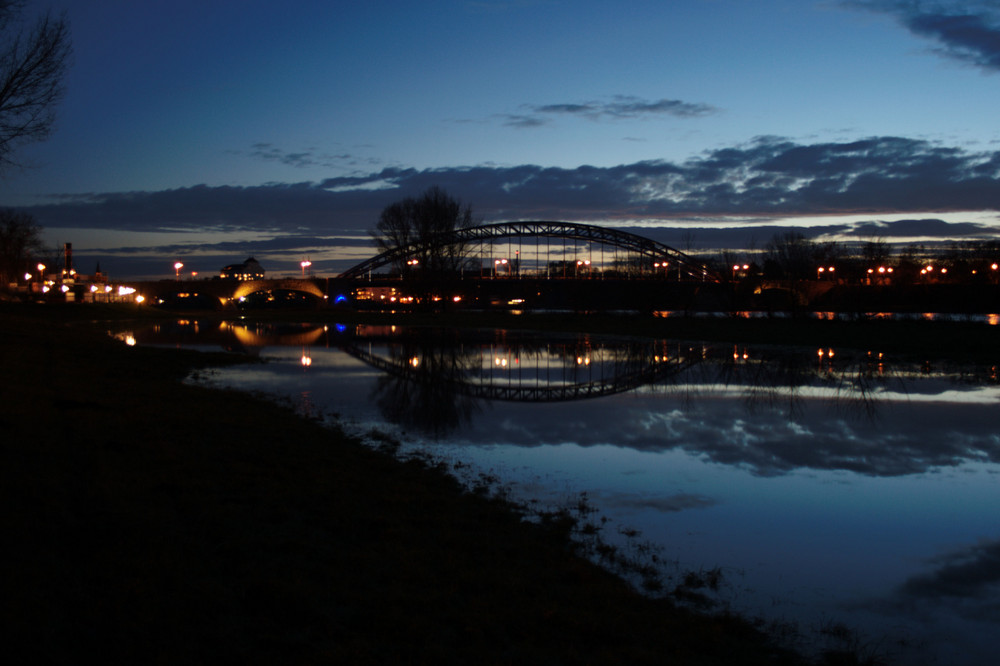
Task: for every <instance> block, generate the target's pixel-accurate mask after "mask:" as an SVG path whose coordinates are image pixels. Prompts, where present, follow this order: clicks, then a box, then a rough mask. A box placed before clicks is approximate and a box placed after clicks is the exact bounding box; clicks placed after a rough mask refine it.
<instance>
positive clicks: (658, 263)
mask: <svg viewBox="0 0 1000 666" xmlns="http://www.w3.org/2000/svg"><path fill="white" fill-rule="evenodd" d="M542 240H545V246H544V249H543V248H542V243H541V241H542ZM553 240H556V241H558V242H560V243H562V245H559V246H556V247H555V249H553V246H552V241H553ZM525 241H529V242H533V243H534V244H533V245H530V246H529V250H528V251H527V252H525V253H523V254H522V252H521V249H523V243H524V242H525ZM498 242H499V243H506V245H505V247H506V248H507V249H510V248H511V246H512V245H513V242H516V243H517V245H518V249H516V250H514V254H515V256H516V259H515V258H514V257H508V256H503V259H498V258H495V257H496V256H497V255H496V253H495V252H494V251H493V248H494V247H495V246H496V244H497V243H498ZM567 242H570V243H572V244H573V245H572V252H570V250H569V249H568V248H567V246H566V243H567ZM581 242H582V243H583V244H584V245H585V247H586V251H585V252H583V253H581V252H580V249H579V244H580V243H581ZM595 246H596V247H597V248H598V251H599V254H600V258H597V257H596V256H595V252H594V247H595ZM448 248H460V251H461V252H462V253H463V255H464V259H465V261H466V262H467V263H468V264H470V265H471V266H477V265H478V270H480V272H481V273H482V272H484V271H490V272H492V274H493V275H494V276H496V270H497V266H499V265H500V262H501V261H502V265H503V266H504V267H505V268H506V270H507V275H508V276H511V277H513V275H514V273H513V271H514V270H516V271H517V275H518V276H520V275H522V272H521V271H522V265H523V264H530V258H529V254H530V255H531V256H533V257H534V260H535V264H536V273H540V269H538V268H537V266H538V265H540V264H541V263H542V262H543V261H544V264H545V266H546V268H545V271H546V274H547V275H548V272H549V270H550V269H549V267H550V266H551V265H552V263H553V262H552V257H553V254H554V256H556V257H558V258H559V262H558V263H560V264H561V265H562V266H563V270H564V271H565V270H566V268H565V267H566V266H585V271H584V273H585V275H588V276H589V275H592V274H593V271H594V270H598V268H597V267H601V269H607V267H609V266H611V267H614V268H615V269H616V270H618V271H619V272H629V273H634V274H638V275H643V276H645V277H650V276H652V277H661V278H669V279H677V280H688V281H699V282H705V281H709V282H721V281H722V278H721V277H720V276H719V275H717V274H716V273H714V272H713V271H711V270H710V269H708V268H707V267H706V266H705V264H704V263H702V262H699V261H698V260H696V259H695V258H693V257H691V256H689V255H686V254H684V253H683V252H681V251H679V250H676V249H674V248H672V247H670V246H668V245H665V244H663V243H660V242H657V241H654V240H651V239H649V238H645V237H643V236H639V235H637V234H633V233H629V232H627V231H621V230H618V229H609V228H607V227H601V226H597V225H592V224H580V223H575V222H553V221H528V222H502V223H499V224H488V225H482V226H477V227H469V228H465V229H455V230H454V231H450V232H447V233H443V234H438V235H435V236H433V237H432V238H430V239H428V240H425V241H420V242H414V243H410V244H409V245H404V246H400V247H396V248H392V249H390V250H387V251H385V252H382V253H380V254H378V255H376V256H374V257H372V258H370V259H367V260H365V261H363V262H361V263H359V264H357V265H355V266H353V267H352V268H349V269H348V270H346V271H344V272H343V273H341V274H340V278H342V279H359V278H362V277H364V276H366V275H368V276H371V275H372V274H373V273H374V272H375V271H377V270H378V269H380V268H383V267H385V266H393V267H397V268H399V267H402V266H405V265H407V263H408V262H412V261H414V260H417V261H419V260H420V259H421V258H422V257H425V256H427V255H428V254H430V253H432V252H435V251H442V250H445V249H448ZM475 248H478V250H476V249H475ZM487 248H488V250H489V258H488V259H486V252H487ZM608 249H610V252H611V253H612V254H611V258H610V259H608V257H607V251H608ZM470 250H471V251H470ZM501 254H503V253H501ZM508 254H509V253H508ZM543 257H544V259H543ZM571 257H572V258H571ZM579 257H587V258H586V259H580V258H579ZM477 258H478V262H477V261H476V259H477ZM515 262H516V263H515ZM515 267H516V268H515ZM579 276H580V272H579V271H578V270H577V271H574V273H573V275H572V276H571V275H569V274H568V273H564V275H563V277H579Z"/></svg>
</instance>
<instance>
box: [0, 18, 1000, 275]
mask: <svg viewBox="0 0 1000 666" xmlns="http://www.w3.org/2000/svg"><path fill="white" fill-rule="evenodd" d="M46 8H50V9H51V10H52V11H53V12H55V13H59V12H62V11H65V12H66V13H67V16H68V18H69V21H70V27H71V33H72V42H73V48H74V56H73V61H72V64H71V68H70V70H69V75H68V78H67V81H66V83H67V94H66V96H65V99H64V100H63V102H62V103H61V105H60V106H59V108H58V112H57V124H56V128H55V131H54V132H53V134H52V136H51V137H50V138H49V140H48V141H46V142H44V143H39V144H33V145H31V146H28V147H27V148H24V149H22V150H21V151H20V152H19V153H18V154H17V155H15V156H14V157H15V159H19V160H20V161H21V162H23V163H25V164H27V165H28V166H27V167H26V168H25V169H22V170H8V171H6V172H4V173H3V174H2V179H0V205H2V206H18V207H26V209H27V210H28V211H29V212H31V213H32V214H34V215H35V216H36V218H37V220H38V222H39V224H40V225H41V226H42V227H44V229H45V240H46V243H47V244H48V245H51V246H57V245H61V244H62V243H65V242H72V243H73V246H74V250H75V252H76V256H77V257H78V258H80V259H78V268H79V270H81V271H85V272H89V271H90V270H92V268H93V266H92V265H91V263H89V262H96V261H100V262H101V266H102V268H103V269H104V270H105V271H106V272H108V273H110V274H111V275H112V276H113V277H138V276H151V277H169V276H170V275H172V274H173V269H172V264H173V262H174V261H176V260H177V259H180V260H182V261H184V263H185V265H186V266H187V267H188V268H190V269H191V270H199V271H201V272H203V273H204V274H210V273H213V272H215V271H217V270H218V269H219V268H220V267H221V266H222V265H224V264H227V263H233V262H237V261H242V260H243V259H245V258H246V257H247V256H249V255H254V256H256V257H257V258H258V260H260V261H261V263H262V264H263V265H264V267H265V268H266V269H268V271H269V273H282V272H293V271H294V270H296V269H297V266H298V262H299V261H300V260H301V259H302V258H303V257H305V256H306V255H309V256H310V258H311V259H312V261H313V263H314V266H313V268H314V270H315V271H316V272H317V273H320V274H335V273H337V272H339V271H341V270H344V269H346V268H347V267H348V266H350V265H352V264H353V263H356V262H357V261H359V260H360V259H363V258H366V257H367V256H370V255H371V254H373V253H374V251H373V249H372V247H371V243H370V240H369V239H368V235H367V232H368V230H370V229H372V228H373V227H374V225H375V223H376V221H377V219H378V214H379V212H380V211H381V210H382V208H383V207H384V206H385V205H387V204H389V203H391V202H393V201H396V200H398V199H401V198H403V197H405V196H410V195H415V194H419V193H420V192H422V191H423V190H425V189H426V188H427V187H429V186H431V185H439V186H441V187H443V188H444V189H445V190H446V191H447V192H448V193H449V194H451V195H453V196H455V197H457V198H460V199H461V200H462V201H463V202H465V203H468V204H470V205H471V206H472V208H473V212H474V214H475V215H476V217H477V218H480V219H481V220H482V221H483V222H484V223H489V222H500V221H510V220H531V219H547V220H565V221H580V222H593V223H598V224H609V225H614V226H616V227H619V228H625V229H629V230H632V231H637V232H639V233H643V234H644V235H647V236H650V237H652V238H655V239H657V240H661V241H663V242H666V243H668V244H670V245H673V246H675V247H678V248H679V249H682V250H692V251H708V250H713V249H716V248H721V247H727V246H737V247H748V246H751V245H755V246H756V247H758V248H759V247H762V246H763V245H765V244H766V242H767V240H769V239H770V238H771V236H772V235H773V234H774V233H775V232H776V231H781V230H784V229H786V228H788V227H797V228H800V229H801V230H802V231H803V233H805V234H806V235H807V236H809V237H812V238H817V239H823V240H864V239H867V238H870V237H874V236H880V237H883V238H885V239H886V240H890V241H895V242H934V241H937V240H942V239H959V240H974V239H995V238H997V237H998V234H1000V212H998V211H1000V124H998V123H997V118H998V111H1000V2H996V1H992V0H991V1H985V0H983V1H980V2H976V1H967V0H966V1H962V2H957V1H952V2H949V1H941V2H922V1H920V0H908V1H904V0H758V1H754V2H750V1H749V0H747V1H744V0H676V1H672V2H661V1H649V2H630V1H625V2H618V3H608V2H596V1H591V0H575V1H569V0H506V1H501V0H495V1H494V0H479V1H473V0H448V1H441V2H409V1H403V0H400V1H394V2H388V1H379V0H374V1H371V2H336V1H334V2H331V1H329V0H300V1H297V2H291V3H275V2H264V1H263V0H240V1H238V2H237V1H235V0H216V1H213V2H205V1H204V0H197V1H194V0H170V2H166V1H163V0H145V1H144V2H134V1H131V0H87V1H86V2H85V1H84V0H32V1H31V2H29V3H28V10H29V12H31V11H34V12H37V11H43V10H44V9H46ZM682 239H683V242H682Z"/></svg>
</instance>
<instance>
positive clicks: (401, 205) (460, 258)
mask: <svg viewBox="0 0 1000 666" xmlns="http://www.w3.org/2000/svg"><path fill="white" fill-rule="evenodd" d="M474 224H475V223H474V221H473V217H472V208H471V207H469V206H463V205H462V202H461V201H459V200H458V199H455V198H453V197H451V196H449V195H448V194H447V193H446V192H445V191H444V190H442V189H441V188H440V187H436V186H435V187H431V188H430V189H428V190H427V191H426V192H424V193H423V194H422V195H421V196H420V197H419V198H413V197H409V198H406V199H403V200H402V201H397V202H396V203H393V204H389V205H388V206H386V207H385V209H383V210H382V214H381V215H380V216H379V220H378V224H376V225H375V231H373V232H372V238H373V240H374V241H375V244H376V245H377V246H378V247H379V248H380V249H381V250H383V251H388V250H394V249H397V248H403V247H407V246H409V245H411V244H419V245H420V249H419V250H418V251H417V252H416V253H415V254H414V255H413V257H412V259H415V260H416V262H417V263H416V267H417V268H416V270H417V271H419V272H420V273H421V274H423V275H435V276H440V275H443V274H446V273H448V272H454V271H457V270H458V269H459V268H461V266H462V262H464V261H465V257H464V249H465V248H464V244H462V243H451V244H436V243H433V242H432V239H433V238H434V237H435V236H439V235H442V234H446V233H448V232H451V231H455V230H457V229H465V228H468V227H471V226H473V225H474ZM405 260H406V258H405V257H401V258H400V261H399V263H398V264H397V266H396V268H397V269H399V270H400V271H402V270H403V268H404V266H405Z"/></svg>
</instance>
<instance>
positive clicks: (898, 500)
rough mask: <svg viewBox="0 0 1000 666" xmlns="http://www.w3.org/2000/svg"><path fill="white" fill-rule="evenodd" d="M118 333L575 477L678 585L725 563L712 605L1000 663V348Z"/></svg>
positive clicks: (260, 331) (565, 479) (197, 327)
mask: <svg viewBox="0 0 1000 666" xmlns="http://www.w3.org/2000/svg"><path fill="white" fill-rule="evenodd" d="M129 336H131V337H130V340H131V341H132V342H136V341H137V342H138V343H139V344H171V345H184V346H191V347H203V348H214V349H218V348H219V347H222V348H225V349H231V350H234V351H240V352H244V353H250V354H255V355H259V356H260V357H262V358H264V359H266V360H267V361H268V363H266V364H261V365H257V364H255V365H247V366H239V367H233V368H226V369H223V370H218V371H213V373H212V375H211V377H210V378H209V379H208V380H207V381H210V382H212V383H214V384H217V385H225V386H234V387H238V388H243V389H247V390H257V391H266V392H269V393H272V394H275V395H278V396H283V397H286V398H290V399H291V400H292V401H293V403H294V404H295V405H296V407H297V409H298V410H300V411H301V412H302V413H304V414H309V415H312V416H316V417H322V418H327V417H336V418H339V419H340V420H341V422H342V423H344V424H345V425H347V426H348V428H349V429H353V430H355V431H356V432H368V431H370V430H371V429H372V428H377V429H378V430H380V431H381V432H385V433H389V434H392V435H393V436H395V437H397V438H398V439H399V441H401V442H402V443H403V448H402V453H404V454H405V453H407V452H412V451H415V450H423V451H429V452H430V453H431V454H433V455H434V456H435V457H437V458H441V459H444V460H447V461H449V462H452V463H461V469H462V470H463V473H464V474H466V475H467V478H470V479H472V480H475V479H476V477H477V476H478V475H480V474H486V475H489V476H491V477H495V478H496V479H498V480H499V481H500V482H501V483H503V484H505V485H507V486H508V487H510V489H511V492H512V493H513V495H514V496H515V497H516V498H519V499H522V500H526V501H537V502H538V504H539V505H540V506H542V507H559V506H566V505H570V504H574V503H576V501H577V499H578V498H579V496H580V494H581V493H586V496H587V500H588V502H589V503H590V505H592V506H593V507H595V508H596V509H598V510H599V512H600V514H599V515H602V516H604V517H606V518H608V522H607V523H606V525H605V526H604V529H603V531H602V533H603V536H604V537H605V538H606V539H607V540H608V541H611V542H613V543H616V544H619V545H621V546H622V548H625V549H628V548H632V547H634V546H635V544H636V542H637V541H638V542H647V541H648V542H650V543H652V544H656V545H657V546H658V547H659V552H660V555H661V556H662V557H663V558H665V559H666V560H667V561H668V562H669V564H668V565H667V566H666V569H665V571H666V574H667V575H670V576H673V579H672V580H671V581H668V583H667V584H668V586H672V585H674V584H676V583H677V580H678V576H679V575H680V573H682V572H684V571H687V570H695V571H698V570H709V569H714V568H717V567H718V568H720V569H721V571H722V574H723V583H722V585H721V587H720V588H719V590H718V591H717V592H716V593H714V595H713V596H714V600H715V602H716V603H717V604H718V605H717V607H723V606H725V607H730V608H732V609H734V610H737V611H739V612H743V613H746V614H748V615H753V616H757V615H760V616H763V617H765V618H767V619H769V620H781V621H794V622H796V623H798V624H799V626H800V627H801V629H802V631H803V633H805V634H806V635H807V636H809V640H810V641H812V642H813V643H816V642H820V643H823V644H824V645H830V646H832V645H836V644H837V643H836V640H835V637H833V636H831V635H830V634H836V633H837V632H836V631H835V630H836V629H837V628H839V627H840V626H846V627H848V628H850V629H853V630H856V631H857V632H859V633H858V635H859V636H860V638H859V639H858V640H860V641H861V643H862V644H864V645H866V646H868V647H870V648H871V649H875V650H877V651H879V652H880V653H882V654H886V655H889V656H890V657H893V658H895V660H896V661H897V662H898V663H907V664H909V663H918V664H919V663H942V664H986V663H990V664H992V663H994V660H995V658H996V656H995V655H996V654H997V650H998V648H1000V638H998V635H1000V595H998V594H997V593H998V592H1000V521H998V520H997V509H996V506H997V500H998V499H1000V485H998V481H1000V479H998V472H1000V418H998V414H1000V411H998V409H997V408H998V405H1000V381H998V368H997V366H982V367H972V366H953V365H949V364H947V363H945V362H930V363H919V362H918V363H904V362H899V361H895V360H894V359H891V358H889V357H887V356H885V355H884V354H881V353H880V352H879V350H878V349H877V348H873V349H872V350H870V351H864V352H849V351H848V350H838V349H828V348H824V349H779V348H766V347H743V346H737V347H733V346H731V345H722V346H719V345H709V344H692V343H681V342H677V341H667V340H655V341H654V340H636V339H629V338H596V337H592V336H552V335H544V336H543V335H539V334H526V333H513V332H506V331H492V330H490V331H478V332H463V333H460V332H458V331H453V330H429V329H404V328H396V327H366V326H361V327H356V328H355V327H352V328H350V329H347V328H344V327H336V326H322V325H321V326H315V325H306V324H303V325H266V326H264V325H261V326H256V325H247V326H242V325H232V324H222V325H218V324H211V325H209V324H204V325H202V324H199V323H198V322H194V321H184V322H179V323H177V324H175V325H170V326H162V325H161V326H159V327H157V328H156V329H149V330H137V331H134V332H131V333H130V334H129ZM122 337H126V336H124V335H123V336H122ZM632 529H635V530H638V531H639V532H641V536H640V537H638V539H636V538H632V539H630V538H628V537H626V536H624V535H623V534H622V532H628V531H630V530H632Z"/></svg>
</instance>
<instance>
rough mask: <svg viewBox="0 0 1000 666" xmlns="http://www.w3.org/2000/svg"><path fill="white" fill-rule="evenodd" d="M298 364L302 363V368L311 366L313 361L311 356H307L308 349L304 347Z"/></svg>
mask: <svg viewBox="0 0 1000 666" xmlns="http://www.w3.org/2000/svg"><path fill="white" fill-rule="evenodd" d="M299 362H300V363H302V367H303V368H308V367H309V366H310V365H312V362H313V360H312V356H310V355H309V349H308V348H306V347H303V348H302V358H301V359H299Z"/></svg>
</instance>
